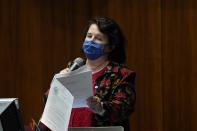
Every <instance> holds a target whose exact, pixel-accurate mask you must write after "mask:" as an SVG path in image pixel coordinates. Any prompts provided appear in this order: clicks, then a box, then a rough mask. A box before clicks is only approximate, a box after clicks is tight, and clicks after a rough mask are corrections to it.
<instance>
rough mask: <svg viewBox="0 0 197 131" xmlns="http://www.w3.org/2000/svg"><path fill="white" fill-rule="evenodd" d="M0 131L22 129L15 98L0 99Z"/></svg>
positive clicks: (22, 130) (19, 130) (21, 130)
mask: <svg viewBox="0 0 197 131" xmlns="http://www.w3.org/2000/svg"><path fill="white" fill-rule="evenodd" d="M0 131H24V125H23V121H22V117H21V112H20V109H19V104H18V99H17V98H1V99H0Z"/></svg>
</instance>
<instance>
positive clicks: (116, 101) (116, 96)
mask: <svg viewBox="0 0 197 131" xmlns="http://www.w3.org/2000/svg"><path fill="white" fill-rule="evenodd" d="M135 76H136V75H135V72H131V73H129V74H127V75H123V77H122V79H121V80H120V81H119V82H118V84H117V86H115V87H112V88H113V90H112V94H111V95H110V97H109V100H108V101H103V108H104V110H105V113H104V114H103V116H104V117H105V118H106V119H108V120H109V121H111V122H113V123H116V122H118V123H121V122H123V121H125V120H126V119H128V118H129V116H130V114H131V113H132V112H133V111H134V105H135V100H136V92H135V87H134V85H135Z"/></svg>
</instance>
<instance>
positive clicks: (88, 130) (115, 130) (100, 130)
mask: <svg viewBox="0 0 197 131" xmlns="http://www.w3.org/2000/svg"><path fill="white" fill-rule="evenodd" d="M68 131H124V128H123V127H122V126H107V127H73V128H68Z"/></svg>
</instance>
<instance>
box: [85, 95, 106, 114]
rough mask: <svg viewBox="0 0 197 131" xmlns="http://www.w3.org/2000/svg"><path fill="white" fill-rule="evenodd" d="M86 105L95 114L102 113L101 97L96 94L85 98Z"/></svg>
mask: <svg viewBox="0 0 197 131" xmlns="http://www.w3.org/2000/svg"><path fill="white" fill-rule="evenodd" d="M87 105H88V106H89V108H90V109H91V110H92V112H94V113H96V114H100V115H102V114H103V113H104V109H103V105H102V102H101V99H100V98H99V97H97V96H90V97H89V98H88V99H87Z"/></svg>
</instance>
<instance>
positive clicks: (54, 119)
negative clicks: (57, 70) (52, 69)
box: [41, 79, 74, 131]
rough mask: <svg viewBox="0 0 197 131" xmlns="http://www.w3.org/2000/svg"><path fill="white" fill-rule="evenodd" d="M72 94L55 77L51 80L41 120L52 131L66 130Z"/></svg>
mask: <svg viewBox="0 0 197 131" xmlns="http://www.w3.org/2000/svg"><path fill="white" fill-rule="evenodd" d="M73 99H74V98H73V96H72V94H70V92H69V91H68V90H67V89H66V88H65V87H64V86H63V85H62V84H61V83H60V82H59V81H58V80H56V79H54V80H53V82H52V84H51V88H50V91H49V95H48V99H47V103H46V105H45V108H44V112H43V114H42V118H41V122H42V123H44V124H45V125H46V126H47V127H48V128H50V129H51V130H52V131H67V129H68V124H69V119H70V114H71V110H72V104H73Z"/></svg>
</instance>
